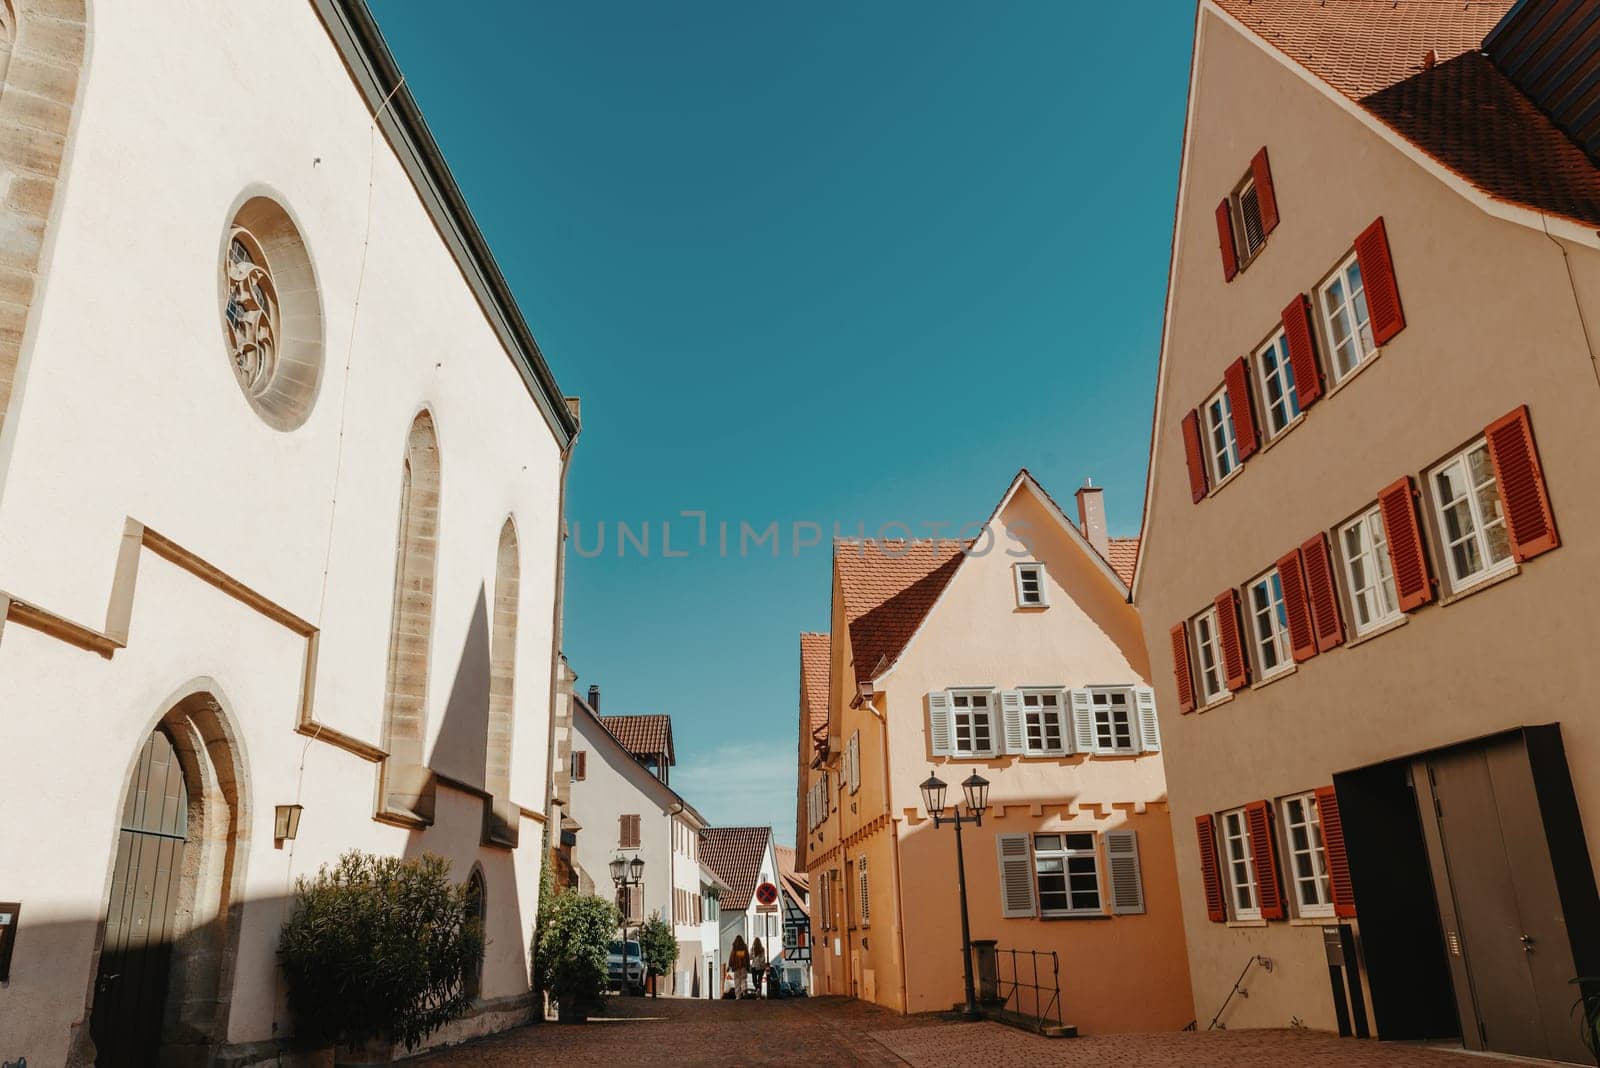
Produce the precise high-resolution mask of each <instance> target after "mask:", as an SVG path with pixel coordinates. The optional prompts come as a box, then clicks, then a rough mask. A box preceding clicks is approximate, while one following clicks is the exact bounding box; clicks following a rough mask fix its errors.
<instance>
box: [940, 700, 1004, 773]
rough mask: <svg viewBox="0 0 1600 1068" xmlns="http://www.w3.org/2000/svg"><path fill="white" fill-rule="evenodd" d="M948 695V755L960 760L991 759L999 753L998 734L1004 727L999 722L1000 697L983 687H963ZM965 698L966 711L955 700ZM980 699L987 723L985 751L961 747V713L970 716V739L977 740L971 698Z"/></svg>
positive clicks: (975, 710) (974, 707)
mask: <svg viewBox="0 0 1600 1068" xmlns="http://www.w3.org/2000/svg"><path fill="white" fill-rule="evenodd" d="M947 692H948V693H949V695H950V755H951V756H953V757H960V758H973V757H992V756H994V755H996V754H997V753H999V751H1000V734H1001V732H1002V731H1003V729H1004V725H1003V724H1002V723H1001V721H1000V695H999V693H998V692H997V691H995V690H991V689H986V688H984V687H965V688H958V689H954V690H949V691H947ZM958 697H965V698H966V699H967V701H968V707H967V708H966V709H962V708H958V707H957V706H956V698H958ZM976 697H981V698H983V700H984V715H985V717H986V718H987V719H988V722H989V745H988V747H987V748H985V749H978V748H976V747H972V746H968V747H966V748H963V747H962V745H961V725H960V722H959V717H960V716H961V715H963V713H967V714H971V715H972V716H973V717H974V718H973V721H972V730H971V733H972V738H973V740H974V741H976V740H977V736H978V735H977V719H976V715H977V709H976V706H974V705H972V704H971V701H972V699H973V698H976Z"/></svg>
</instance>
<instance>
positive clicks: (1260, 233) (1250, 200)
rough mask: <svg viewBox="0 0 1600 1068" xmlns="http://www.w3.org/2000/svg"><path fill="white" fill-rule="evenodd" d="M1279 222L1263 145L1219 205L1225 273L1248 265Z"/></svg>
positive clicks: (1228, 275)
mask: <svg viewBox="0 0 1600 1068" xmlns="http://www.w3.org/2000/svg"><path fill="white" fill-rule="evenodd" d="M1277 225H1278V198H1277V195H1276V193H1275V192H1274V190H1273V186H1272V168H1271V167H1269V166H1268V165H1267V150H1266V149H1265V148H1263V149H1262V150H1261V151H1260V152H1257V153H1256V154H1255V158H1254V159H1252V160H1251V161H1250V169H1249V170H1248V171H1246V172H1245V175H1244V177H1243V178H1241V179H1239V182H1238V184H1237V185H1235V186H1234V187H1233V189H1232V191H1231V192H1229V193H1228V195H1227V196H1225V197H1223V198H1222V203H1220V204H1218V205H1217V240H1218V242H1219V243H1220V244H1221V246H1222V275H1223V278H1225V279H1226V280H1227V281H1229V282H1231V281H1233V278H1234V275H1236V274H1238V273H1239V272H1240V271H1242V270H1244V269H1245V267H1247V266H1249V264H1250V261H1251V260H1253V259H1255V257H1256V253H1258V252H1260V251H1261V249H1262V248H1263V247H1264V246H1265V245H1266V243H1267V235H1268V234H1270V233H1272V231H1273V230H1274V229H1275V228H1276V227H1277Z"/></svg>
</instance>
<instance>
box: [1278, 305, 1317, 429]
mask: <svg viewBox="0 0 1600 1068" xmlns="http://www.w3.org/2000/svg"><path fill="white" fill-rule="evenodd" d="M1281 318H1282V320H1283V336H1284V338H1285V339H1286V340H1287V341H1288V342H1289V366H1290V367H1293V368H1294V391H1295V396H1296V397H1297V398H1298V399H1299V401H1300V410H1301V411H1302V412H1303V411H1305V410H1306V409H1307V408H1309V407H1311V406H1312V405H1313V404H1315V403H1316V402H1317V398H1318V397H1320V396H1322V373H1321V372H1320V371H1319V370H1318V369H1317V346H1316V342H1314V341H1313V340H1312V334H1311V300H1310V298H1308V297H1307V296H1306V295H1305V294H1304V293H1296V294H1295V295H1294V299H1293V300H1291V301H1290V302H1289V304H1288V306H1287V307H1285V308H1284V309H1283V315H1282V316H1281Z"/></svg>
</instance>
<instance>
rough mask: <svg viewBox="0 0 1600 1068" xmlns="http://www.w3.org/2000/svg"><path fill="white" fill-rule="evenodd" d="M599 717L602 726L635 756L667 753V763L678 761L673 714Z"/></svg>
mask: <svg viewBox="0 0 1600 1068" xmlns="http://www.w3.org/2000/svg"><path fill="white" fill-rule="evenodd" d="M599 719H600V724H601V726H603V727H605V729H606V730H608V731H610V732H611V736H612V737H613V738H615V739H616V740H617V741H618V742H620V743H622V748H624V749H626V750H627V751H628V752H629V753H632V754H633V755H634V756H636V757H641V756H660V755H662V754H665V759H666V761H667V763H669V764H676V763H677V759H676V757H674V756H673V752H672V717H671V716H665V715H648V716H600V717H599Z"/></svg>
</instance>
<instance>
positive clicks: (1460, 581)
mask: <svg viewBox="0 0 1600 1068" xmlns="http://www.w3.org/2000/svg"><path fill="white" fill-rule="evenodd" d="M1478 452H1481V453H1482V454H1483V462H1484V465H1485V468H1486V470H1487V471H1488V472H1489V478H1488V480H1487V481H1485V482H1479V483H1476V484H1474V476H1473V474H1472V455H1473V454H1474V453H1478ZM1452 467H1459V468H1460V472H1461V477H1462V480H1463V481H1464V482H1465V484H1466V486H1467V492H1466V494H1465V495H1464V496H1462V497H1455V498H1452V499H1450V500H1449V501H1446V500H1445V498H1444V493H1443V492H1442V490H1441V489H1440V486H1439V481H1440V478H1441V476H1443V474H1444V473H1445V472H1446V471H1447V470H1449V469H1450V468H1452ZM1484 495H1488V496H1489V499H1490V500H1491V501H1492V502H1493V508H1494V514H1493V515H1492V516H1490V515H1487V514H1486V513H1485V511H1484V507H1483V500H1482V497H1483V496H1484ZM1428 498H1429V500H1431V501H1432V502H1433V519H1434V523H1435V524H1436V525H1437V527H1436V528H1437V530H1438V531H1439V544H1440V545H1441V546H1442V547H1443V549H1444V559H1445V567H1446V568H1447V569H1448V570H1449V572H1450V588H1451V589H1452V590H1464V589H1467V588H1468V587H1470V586H1475V585H1477V584H1478V583H1480V582H1483V581H1484V580H1485V579H1490V578H1493V577H1494V576H1496V575H1498V574H1500V573H1502V572H1505V571H1510V570H1511V569H1512V568H1514V567H1516V566H1517V560H1516V557H1515V556H1513V555H1512V553H1511V543H1510V532H1509V531H1508V530H1507V529H1506V521H1505V514H1504V509H1503V507H1502V505H1501V503H1500V486H1499V473H1498V472H1497V471H1495V469H1494V461H1493V460H1491V459H1490V457H1489V443H1488V442H1487V441H1486V440H1485V439H1484V438H1478V439H1477V440H1476V441H1474V442H1472V444H1470V445H1468V446H1467V447H1466V448H1464V449H1462V450H1460V451H1459V452H1457V453H1455V454H1453V455H1452V456H1450V457H1449V458H1447V459H1445V460H1444V461H1443V462H1442V463H1439V464H1437V465H1435V466H1434V467H1433V469H1432V470H1430V471H1429V472H1428ZM1457 503H1460V504H1462V505H1465V507H1466V509H1467V516H1468V518H1469V519H1470V521H1471V523H1472V529H1471V530H1470V531H1468V532H1467V533H1465V534H1462V535H1460V536H1458V537H1455V538H1452V537H1451V536H1450V521H1449V518H1448V513H1449V511H1450V509H1451V507H1452V506H1453V505H1455V504H1457ZM1496 527H1498V528H1499V529H1500V531H1501V534H1502V538H1503V540H1504V546H1503V549H1504V552H1505V555H1504V556H1503V557H1501V558H1500V559H1499V560H1491V559H1490V548H1489V539H1488V532H1489V531H1490V530H1491V529H1493V528H1496ZM1469 543H1470V544H1471V545H1472V546H1473V547H1474V548H1475V549H1476V550H1477V553H1478V557H1479V560H1480V566H1479V567H1478V569H1477V570H1475V571H1469V572H1465V573H1463V572H1462V571H1461V569H1460V568H1459V567H1458V566H1457V560H1456V548H1457V547H1458V546H1464V545H1467V544H1469Z"/></svg>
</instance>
